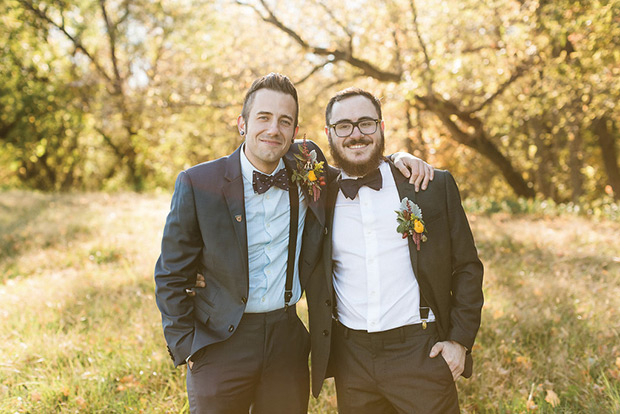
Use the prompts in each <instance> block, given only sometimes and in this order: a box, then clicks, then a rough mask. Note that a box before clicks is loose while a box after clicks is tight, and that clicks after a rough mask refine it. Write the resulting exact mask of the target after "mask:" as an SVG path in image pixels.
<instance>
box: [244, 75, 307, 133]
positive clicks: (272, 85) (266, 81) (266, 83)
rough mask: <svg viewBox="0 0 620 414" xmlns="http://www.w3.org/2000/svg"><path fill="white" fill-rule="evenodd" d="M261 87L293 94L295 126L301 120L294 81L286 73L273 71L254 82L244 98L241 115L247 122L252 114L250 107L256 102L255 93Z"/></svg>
mask: <svg viewBox="0 0 620 414" xmlns="http://www.w3.org/2000/svg"><path fill="white" fill-rule="evenodd" d="M260 89H271V90H273V91H276V92H282V93H285V94H288V95H291V96H292V97H293V99H294V100H295V127H296V126H297V123H298V121H299V100H298V99H297V89H295V86H294V85H293V82H291V80H290V79H289V78H288V76H286V75H281V74H279V73H273V72H271V73H270V74H269V75H265V76H263V77H261V78H258V79H256V80H255V81H254V82H252V86H250V89H248V91H247V92H246V94H245V99H244V100H243V109H242V110H241V116H242V117H243V120H244V121H245V122H246V123H247V122H248V117H249V116H250V108H251V107H252V103H253V102H254V93H255V92H256V91H258V90H260Z"/></svg>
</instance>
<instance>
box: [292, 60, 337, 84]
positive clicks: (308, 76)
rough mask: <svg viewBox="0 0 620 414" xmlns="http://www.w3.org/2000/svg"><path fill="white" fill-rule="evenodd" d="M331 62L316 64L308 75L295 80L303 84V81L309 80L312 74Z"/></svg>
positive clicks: (296, 82)
mask: <svg viewBox="0 0 620 414" xmlns="http://www.w3.org/2000/svg"><path fill="white" fill-rule="evenodd" d="M328 63H330V62H323V63H321V64H319V65H316V66H315V67H313V68H312V70H311V71H310V73H308V74H307V75H306V76H304V77H303V78H301V79H300V80H298V81H295V82H293V83H294V84H295V85H301V84H302V83H304V82H305V81H307V80H308V79H310V77H311V76H312V75H314V74H315V73H316V72H318V71H319V70H321V69H323V68H324V67H325V65H327V64H328Z"/></svg>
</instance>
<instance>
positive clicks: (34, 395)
mask: <svg viewBox="0 0 620 414" xmlns="http://www.w3.org/2000/svg"><path fill="white" fill-rule="evenodd" d="M30 399H31V400H32V401H34V402H39V401H41V394H39V393H38V392H36V391H33V392H32V393H30Z"/></svg>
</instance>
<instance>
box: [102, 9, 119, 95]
mask: <svg viewBox="0 0 620 414" xmlns="http://www.w3.org/2000/svg"><path fill="white" fill-rule="evenodd" d="M99 6H100V7H101V13H102V14H103V20H104V22H105V25H106V29H107V32H108V43H109V45H110V57H111V59H112V68H113V69H114V82H113V84H114V89H115V92H116V93H117V94H119V95H122V94H123V83H122V78H121V74H120V72H119V70H118V60H117V58H116V27H115V26H114V25H113V24H112V22H111V21H110V18H109V17H108V12H107V10H106V8H105V0H99Z"/></svg>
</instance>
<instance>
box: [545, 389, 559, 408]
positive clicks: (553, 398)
mask: <svg viewBox="0 0 620 414" xmlns="http://www.w3.org/2000/svg"><path fill="white" fill-rule="evenodd" d="M545 401H547V402H548V403H549V404H551V406H552V407H555V406H556V405H558V404H559V403H560V397H558V395H557V394H556V393H555V392H554V391H553V390H547V396H546V397H545Z"/></svg>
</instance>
